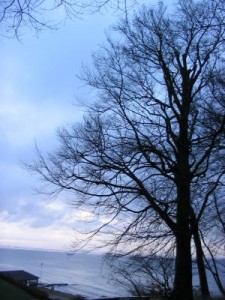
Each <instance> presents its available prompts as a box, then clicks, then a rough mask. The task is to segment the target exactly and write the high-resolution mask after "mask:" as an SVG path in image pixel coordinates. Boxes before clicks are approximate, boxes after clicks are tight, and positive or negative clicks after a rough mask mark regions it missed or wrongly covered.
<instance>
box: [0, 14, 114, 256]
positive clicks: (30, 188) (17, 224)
mask: <svg viewBox="0 0 225 300" xmlns="http://www.w3.org/2000/svg"><path fill="white" fill-rule="evenodd" d="M114 18H115V16H112V15H107V14H104V15H100V14H96V15H92V16H85V17H84V18H83V20H75V21H73V22H72V21H67V22H66V24H64V26H63V27H61V28H60V29H59V30H56V31H45V32H43V33H41V34H40V36H39V37H38V38H37V37H35V36H34V34H32V32H30V31H27V32H25V33H24V35H23V36H22V37H21V39H20V41H18V40H16V39H9V38H5V37H0V40H1V47H0V59H1V69H0V86H1V88H0V149H1V150H0V177H1V181H0V228H1V230H0V246H6V247H7V246H10V247H23V248H45V249H58V250H60V249H68V248H69V247H70V246H71V243H72V242H73V235H74V230H73V228H74V225H75V223H76V221H77V220H78V219H79V220H86V219H89V218H90V215H89V214H87V213H85V212H78V211H75V210H73V209H72V208H71V206H69V205H68V203H67V201H65V200H66V199H60V198H59V199H56V200H49V199H47V198H46V197H45V196H43V195H40V194H37V193H35V191H34V188H35V187H37V186H38V185H39V182H38V178H37V177H35V176H31V175H30V174H29V173H28V172H27V171H26V170H24V169H23V168H22V167H21V165H22V162H24V161H32V160H33V157H34V147H35V143H37V144H38V146H39V147H40V149H42V151H44V152H46V151H50V150H51V149H54V144H55V141H56V129H57V128H58V127H60V126H66V125H68V124H71V123H72V122H76V121H78V120H80V119H81V117H82V112H81V109H80V107H79V105H77V104H79V101H80V99H85V96H86V94H87V91H86V90H85V88H84V87H83V83H81V82H80V81H79V80H78V79H77V77H76V76H77V74H79V73H80V69H81V64H82V63H85V64H87V65H89V64H90V63H91V53H92V52H93V51H95V50H97V49H98V44H100V43H102V42H103V41H104V29H105V28H107V27H108V26H109V25H110V24H111V23H112V22H113V20H114Z"/></svg>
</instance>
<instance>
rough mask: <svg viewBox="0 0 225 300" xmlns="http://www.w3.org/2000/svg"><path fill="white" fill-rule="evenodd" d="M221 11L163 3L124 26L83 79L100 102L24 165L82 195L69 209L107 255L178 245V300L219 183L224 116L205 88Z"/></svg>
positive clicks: (215, 4)
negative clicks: (81, 215) (87, 221)
mask: <svg viewBox="0 0 225 300" xmlns="http://www.w3.org/2000/svg"><path fill="white" fill-rule="evenodd" d="M224 6H225V3H224V1H206V0H201V1H192V0H186V1H184V0H180V1H178V3H177V6H176V11H175V12H174V13H173V14H172V15H169V14H167V12H166V9H165V7H164V6H163V5H162V4H160V5H159V8H158V9H152V8H148V7H146V6H145V7H143V8H142V9H141V10H140V11H139V13H138V14H136V15H135V16H134V17H133V19H131V20H129V18H126V19H125V20H123V21H121V22H120V23H119V24H118V25H117V26H116V27H115V30H117V33H120V41H119V42H117V41H114V40H112V39H110V38H108V40H107V43H108V44H107V46H104V47H102V50H101V51H100V52H99V53H97V54H96V55H94V67H95V71H93V72H92V71H89V70H87V69H86V70H84V75H83V80H85V81H86V83H87V84H88V85H90V86H91V87H93V88H94V89H95V90H97V91H98V92H99V94H98V96H97V101H96V102H95V103H94V101H93V102H92V103H91V104H90V107H89V108H88V111H89V113H88V114H87V115H86V116H85V118H84V121H83V123H81V124H75V125H74V126H71V128H69V129H66V128H62V129H61V130H59V133H58V137H59V140H60V143H61V146H60V147H59V149H57V150H56V151H55V152H53V153H52V154H50V155H48V156H47V157H44V156H43V155H42V154H41V153H40V152H38V157H39V159H38V160H37V162H36V163H33V164H32V165H31V166H30V169H31V170H33V171H35V172H37V173H38V174H40V175H41V177H42V179H43V180H44V181H45V182H47V183H48V192H49V193H53V194H54V193H56V194H57V193H58V192H61V191H70V192H72V193H76V194H79V195H80V197H74V202H73V204H74V206H75V207H78V208H80V207H82V208H85V209H87V210H91V211H92V213H93V214H94V215H95V216H96V217H97V219H98V221H96V223H95V224H96V228H93V229H92V231H91V232H90V238H92V237H94V236H95V237H96V236H97V235H99V234H101V233H102V234H103V235H104V241H105V244H107V245H111V246H112V247H113V248H112V251H116V249H118V247H119V246H121V245H122V247H121V248H122V250H123V251H124V252H125V251H127V252H129V253H131V252H132V251H136V250H140V249H142V251H147V249H149V248H150V247H151V246H152V245H153V246H154V241H155V240H158V241H159V240H160V239H161V240H162V241H164V242H165V241H166V240H167V243H169V241H170V240H169V239H173V238H175V242H176V260H175V279H174V287H173V298H174V299H183V300H191V299H193V288H192V255H191V238H192V235H193V232H194V228H195V226H197V229H198V226H199V224H200V223H199V222H200V220H201V219H202V218H203V216H204V213H205V211H206V208H207V207H208V206H209V205H210V201H211V195H212V193H213V191H214V190H215V189H217V186H218V184H219V183H220V182H221V181H222V180H223V172H224V166H223V164H222V162H221V161H218V159H217V158H218V155H219V154H218V152H219V145H220V143H221V136H222V134H223V132H224V126H225V116H222V117H221V122H214V121H213V118H211V117H210V116H211V114H212V113H211V112H212V111H213V114H214V113H215V112H218V113H219V111H220V110H221V103H220V101H218V99H217V97H216V95H215V93H214V92H213V90H212V89H211V86H210V81H211V78H212V77H213V76H214V75H215V74H216V73H217V72H218V69H219V68H220V64H221V63H222V59H223V57H222V56H223V50H224V37H225V25H224V13H225V10H224ZM94 97H96V94H94ZM199 187H201V189H199ZM200 192H201V194H200ZM196 232H197V233H198V230H197V231H196ZM106 237H109V238H108V239H107V238H106ZM162 247H163V246H162ZM126 248H127V249H126Z"/></svg>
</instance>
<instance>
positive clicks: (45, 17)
mask: <svg viewBox="0 0 225 300" xmlns="http://www.w3.org/2000/svg"><path fill="white" fill-rule="evenodd" d="M135 3H136V1H132V2H131V1H129V0H123V1H119V0H59V1H57V0H56V1H54V0H53V1H47V0H16V1H15V0H3V1H1V3H0V30H1V33H2V34H3V35H6V36H16V37H19V36H20V34H21V32H22V31H23V29H24V28H26V27H28V28H31V29H32V30H34V32H35V33H38V32H39V31H41V30H44V29H46V28H50V29H53V28H57V27H58V25H59V23H60V22H59V21H58V17H59V15H61V16H63V17H64V19H65V18H67V17H69V18H80V17H81V16H82V15H83V14H84V13H95V12H99V11H102V10H103V9H106V10H107V9H110V10H112V11H114V12H115V11H116V10H124V11H126V10H127V9H129V8H131V6H132V5H134V4H135ZM55 12H59V13H58V17H57V20H55V17H54V16H55Z"/></svg>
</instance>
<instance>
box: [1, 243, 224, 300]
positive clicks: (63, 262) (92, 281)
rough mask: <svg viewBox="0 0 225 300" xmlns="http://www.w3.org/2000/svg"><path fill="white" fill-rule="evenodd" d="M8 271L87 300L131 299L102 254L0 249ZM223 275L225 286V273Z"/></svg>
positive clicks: (213, 288) (195, 278)
mask: <svg viewBox="0 0 225 300" xmlns="http://www.w3.org/2000/svg"><path fill="white" fill-rule="evenodd" d="M223 263H224V265H225V260H223ZM9 270H24V271H27V272H29V273H32V274H33V275H36V276H38V277H39V282H41V283H45V284H60V285H59V286H56V287H55V289H57V290H60V291H62V292H67V293H71V294H74V295H77V294H79V295H82V296H84V297H85V298H87V299H96V298H103V297H108V298H114V297H129V296H131V295H130V294H129V293H128V291H126V290H125V288H123V287H122V286H118V285H115V284H114V283H113V281H112V280H110V273H109V270H108V268H107V266H106V265H105V264H104V256H103V255H102V254H93V253H91V254H90V253H89V254H87V253H76V252H75V253H71V252H68V253H67V252H56V251H39V250H24V249H13V248H12V249H7V248H0V271H9ZM193 275H194V276H193V285H194V286H196V287H197V286H198V285H199V282H198V274H197V271H194V274H193ZM221 275H222V282H223V283H224V284H225V272H224V273H223V274H221ZM208 279H209V287H210V291H211V293H212V294H214V295H219V292H218V289H217V286H216V284H215V282H214V279H213V278H212V276H211V275H210V274H208ZM61 284H62V285H61ZM65 284H66V285H65Z"/></svg>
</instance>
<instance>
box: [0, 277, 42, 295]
mask: <svg viewBox="0 0 225 300" xmlns="http://www.w3.org/2000/svg"><path fill="white" fill-rule="evenodd" d="M0 295H1V300H37V298H35V297H32V296H31V295H29V294H28V293H27V292H25V291H23V290H22V289H20V288H19V287H17V286H15V285H13V284H11V283H9V282H6V281H5V280H3V279H1V278H0Z"/></svg>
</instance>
